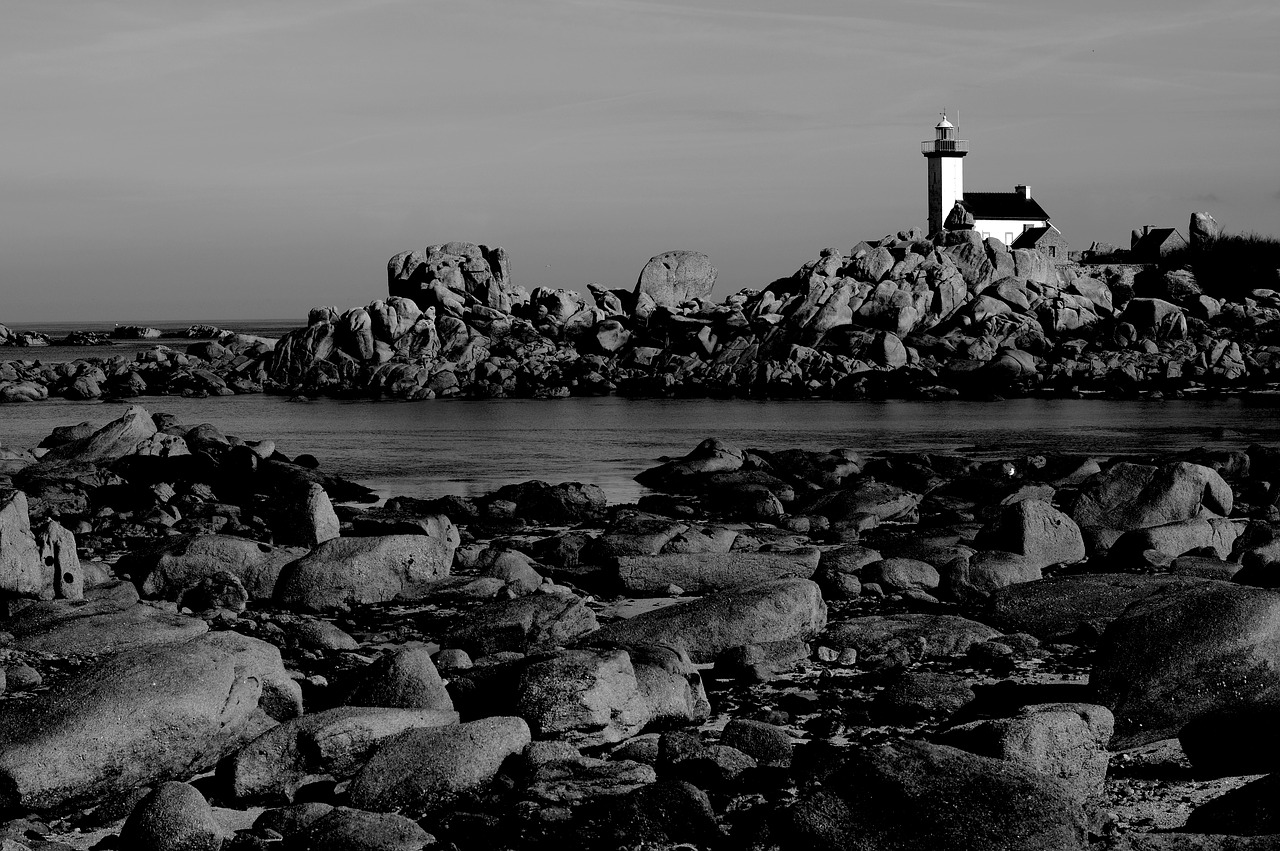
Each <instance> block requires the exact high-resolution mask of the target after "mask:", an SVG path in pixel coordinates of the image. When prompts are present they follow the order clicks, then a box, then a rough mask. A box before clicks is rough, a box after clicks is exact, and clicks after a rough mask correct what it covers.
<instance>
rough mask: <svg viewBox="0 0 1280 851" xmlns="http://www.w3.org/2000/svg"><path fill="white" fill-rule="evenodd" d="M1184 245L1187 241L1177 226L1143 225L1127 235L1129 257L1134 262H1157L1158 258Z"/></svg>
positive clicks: (1184, 246)
mask: <svg viewBox="0 0 1280 851" xmlns="http://www.w3.org/2000/svg"><path fill="white" fill-rule="evenodd" d="M1186 247H1187V241H1186V239H1184V238H1183V236H1182V234H1180V233H1178V229H1177V228H1158V227H1153V226H1151V225H1143V226H1142V227H1141V228H1138V229H1135V230H1134V231H1133V233H1132V234H1130V236H1129V259H1130V260H1131V261H1132V262H1134V263H1158V262H1160V258H1162V257H1164V256H1166V255H1168V254H1172V253H1173V252H1175V251H1181V250H1182V249H1184V248H1186Z"/></svg>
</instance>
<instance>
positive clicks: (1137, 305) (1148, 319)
mask: <svg viewBox="0 0 1280 851" xmlns="http://www.w3.org/2000/svg"><path fill="white" fill-rule="evenodd" d="M1120 321H1121V322H1127V323H1129V324H1130V325H1132V326H1133V327H1134V328H1136V329H1137V331H1138V333H1139V334H1141V335H1143V336H1147V337H1156V338H1159V339H1167V340H1181V339H1182V338H1183V337H1186V336H1187V317H1186V315H1185V314H1184V313H1183V312H1182V308H1180V307H1178V306H1177V305H1176V304H1170V303H1169V302H1167V301H1165V300H1164V299H1159V298H1131V299H1129V303H1128V304H1126V305H1125V308H1124V312H1123V313H1121V314H1120Z"/></svg>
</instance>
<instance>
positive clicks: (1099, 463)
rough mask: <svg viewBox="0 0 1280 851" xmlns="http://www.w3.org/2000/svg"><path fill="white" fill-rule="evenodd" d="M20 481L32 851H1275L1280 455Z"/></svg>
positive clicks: (816, 457) (21, 818)
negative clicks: (623, 477)
mask: <svg viewBox="0 0 1280 851" xmlns="http://www.w3.org/2000/svg"><path fill="white" fill-rule="evenodd" d="M0 476H3V481H0V484H3V485H5V486H6V487H5V489H3V490H0V599H2V600H3V610H2V612H0V614H2V615H3V617H0V630H3V632H0V665H2V667H0V669H2V670H3V672H4V677H3V679H2V680H0V682H3V683H4V689H5V694H4V699H3V700H2V701H0V730H3V734H2V735H0V818H2V819H4V821H0V843H3V847H4V848H7V849H12V850H13V851H21V849H24V848H26V849H31V851H35V849H43V848H47V849H54V848H69V847H73V846H72V845H70V844H67V843H66V842H63V840H62V837H64V836H65V837H70V835H71V832H72V831H75V832H77V834H76V835H77V836H79V837H83V836H85V835H86V834H89V835H94V836H97V837H99V840H100V842H101V843H102V844H99V845H98V846H97V847H118V848H129V849H139V851H152V850H153V849H166V851H168V850H169V849H214V851H217V849H227V850H228V851H229V849H241V848H243V849H262V848H282V849H326V848H344V849H352V848H355V849H411V850H412V851H418V849H426V848H456V849H463V851H465V849H470V848H477V849H478V848H486V849H487V848H511V849H537V848H548V849H550V848H564V847H580V848H600V849H606V848H624V847H625V848H639V847H655V848H657V847H688V848H707V849H710V848H727V847H734V848H752V849H759V851H773V849H779V851H784V850H785V849H793V848H794V849H811V848H815V847H816V848H865V849H883V848H902V849H933V848H984V849H985V848H1007V849H1046V851H1048V849H1054V851H1059V849H1088V848H1095V849H1098V851H1102V849H1133V851H1137V849H1186V848H1197V849H1245V848H1258V849H1261V848H1272V847H1276V846H1277V843H1280V825H1277V824H1275V823H1274V822H1276V815H1275V810H1274V802H1273V801H1272V797H1273V789H1274V788H1275V785H1276V780H1275V778H1276V777H1280V774H1273V773H1272V772H1276V771H1277V770H1280V749H1278V748H1276V747H1273V746H1271V745H1269V744H1268V743H1269V742H1270V741H1271V739H1270V736H1269V735H1268V734H1269V732H1270V730H1271V728H1272V727H1273V726H1274V725H1275V724H1276V723H1277V722H1280V673H1278V672H1277V668H1278V666H1277V665H1276V659H1277V654H1278V653H1280V626H1277V625H1278V624H1280V593H1277V592H1276V590H1275V588H1276V587H1280V579H1277V577H1278V576H1280V573H1277V571H1280V501H1278V500H1277V494H1278V493H1280V450H1277V449H1275V448H1270V447H1263V446H1256V445H1255V446H1250V447H1248V448H1243V449H1241V448H1235V449H1230V448H1215V449H1198V450H1192V451H1188V452H1184V453H1180V454H1178V455H1166V456H1161V457H1128V458H1103V459H1098V458H1087V457H1080V456H1068V455H1062V454H1054V453H1045V454H1040V455H1031V456H1023V457H1018V458H1008V459H998V460H994V459H990V458H979V457H971V456H968V455H963V454H955V453H905V452H889V453H882V454H878V455H875V456H865V455H863V454H861V453H859V452H858V451H856V450H853V449H837V450H834V451H831V452H816V451H807V450H796V449H789V450H769V449H748V448H744V447H740V446H735V445H730V444H726V443H724V442H721V441H717V440H714V439H711V440H707V441H704V442H703V443H701V444H700V445H698V446H697V447H695V448H694V449H693V450H692V451H691V452H689V453H688V454H687V455H685V456H683V457H681V458H676V459H672V460H669V461H666V462H665V463H663V464H661V465H660V466H657V467H654V468H652V469H649V470H646V471H645V472H643V473H642V474H640V476H638V477H637V478H638V479H639V480H640V481H641V482H642V483H643V484H644V485H645V486H646V487H647V488H648V489H649V493H648V495H646V496H644V497H643V498H642V499H641V500H640V501H639V502H638V503H636V504H633V505H609V504H607V502H606V499H605V497H604V494H603V492H602V491H601V490H600V489H599V488H597V487H595V486H593V485H589V484H580V483H572V482H570V483H562V484H555V485H553V484H548V483H545V482H541V481H528V482H522V483H518V484H512V485H508V486H505V487H502V488H500V489H498V490H496V491H494V492H492V493H489V494H487V495H484V496H481V497H476V498H461V497H442V498H436V499H430V500H427V499H421V498H417V497H413V496H397V497H393V498H391V499H388V500H386V502H385V503H382V504H376V505H375V504H374V501H373V500H372V498H371V496H370V494H369V492H368V491H367V490H365V489H363V488H362V487H360V486H359V485H357V484H354V483H351V482H347V481H344V480H342V479H338V478H336V477H332V476H326V475H324V474H323V473H322V472H320V470H319V469H318V465H317V463H316V462H315V460H314V459H312V458H310V457H309V456H305V455H300V456H295V457H293V458H290V457H288V456H286V455H284V454H283V453H281V452H280V451H279V449H278V448H277V447H276V446H275V445H274V443H273V442H272V441H269V440H263V441H257V442H253V441H245V440H241V439H238V438H236V437H233V436H228V435H225V434H223V433H222V432H221V431H220V430H219V429H217V428H216V427H214V426H212V425H210V424H197V425H188V424H180V423H178V422H176V421H175V420H174V419H173V418H172V417H169V416H166V415H163V414H156V415H154V416H152V415H149V414H148V413H147V412H146V411H144V410H142V409H140V408H131V409H130V410H128V411H127V412H126V413H125V414H124V415H123V416H121V417H120V418H118V419H117V420H115V421H113V422H110V423H108V424H106V425H103V426H101V427H95V426H92V425H90V424H80V425H75V426H69V427H65V428H60V429H57V430H55V432H54V433H53V434H51V435H50V436H49V438H48V439H47V440H46V441H44V442H43V443H42V445H41V446H40V447H37V448H35V449H33V450H30V451H27V452H8V453H7V454H6V456H5V457H4V458H3V459H0ZM1153 828H1159V829H1153ZM69 841H70V840H69V839H68V842H69ZM74 847H81V846H74Z"/></svg>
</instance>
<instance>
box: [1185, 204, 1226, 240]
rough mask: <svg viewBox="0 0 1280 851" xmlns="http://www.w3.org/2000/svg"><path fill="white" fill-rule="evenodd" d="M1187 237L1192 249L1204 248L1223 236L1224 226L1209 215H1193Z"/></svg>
mask: <svg viewBox="0 0 1280 851" xmlns="http://www.w3.org/2000/svg"><path fill="white" fill-rule="evenodd" d="M1187 236H1188V237H1189V240H1188V241H1189V242H1190V243H1191V247H1192V248H1204V247H1205V246H1207V245H1208V244H1209V243H1211V242H1213V241H1214V240H1215V239H1217V238H1218V237H1220V236H1222V225H1220V224H1218V220H1217V219H1215V218H1214V217H1213V216H1212V215H1210V214H1209V213H1199V212H1198V213H1192V214H1191V222H1190V224H1189V226H1188V227H1187Z"/></svg>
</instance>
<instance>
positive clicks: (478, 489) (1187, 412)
mask: <svg viewBox="0 0 1280 851" xmlns="http://www.w3.org/2000/svg"><path fill="white" fill-rule="evenodd" d="M130 324H148V323H130ZM150 324H151V326H152V327H156V328H160V329H161V330H162V331H164V330H175V331H177V330H182V329H185V328H187V327H189V326H191V325H194V324H210V325H216V326H218V327H220V328H226V329H228V330H236V331H241V332H243V333H250V334H259V335H261V336H270V337H278V336H280V335H281V334H282V333H284V332H285V331H288V330H291V329H293V328H296V327H298V326H299V325H300V324H301V322H300V321H297V320H294V321H280V320H270V321H268V320H257V321H243V320H241V321H235V322H230V321H228V322H217V321H204V320H194V321H191V322H185V323H173V322H168V323H150ZM9 327H11V328H18V329H28V328H29V329H31V330H39V331H43V332H45V333H48V334H50V336H51V337H55V336H59V337H60V336H65V335H66V334H67V333H69V331H70V330H77V329H81V328H88V329H89V330H98V329H99V328H100V327H101V326H94V325H91V324H90V323H79V324H75V325H70V324H64V325H61V326H53V325H44V326H41V325H39V324H38V323H32V324H30V325H22V324H10V325H9ZM55 328H56V329H57V330H60V331H61V334H60V335H57V334H55V333H54V331H51V330H49V329H55ZM62 329H67V330H62ZM105 330H108V331H109V330H110V327H109V326H108V327H107V328H106V329H105ZM189 342H190V341H189V340H171V339H165V340H160V341H159V343H160V344H162V345H171V346H174V347H181V346H185V345H187V344H188V343H189ZM155 344H156V341H147V342H145V343H136V344H135V343H133V342H131V343H129V344H128V346H129V347H135V346H136V348H133V350H134V351H138V350H142V349H145V348H150V347H151V346H153V345H155ZM103 348H107V349H117V348H119V347H115V346H113V347H103ZM59 349H69V350H71V352H70V357H64V355H65V354H66V353H65V352H60V351H57V350H59ZM113 353H114V352H113ZM87 356H96V355H90V354H89V351H87V350H86V349H85V348H83V347H59V346H50V347H48V348H38V349H20V348H13V349H0V360H23V359H28V360H30V359H39V360H43V361H45V362H54V361H55V360H56V359H59V358H61V359H65V360H72V359H74V358H77V357H87ZM129 404H139V405H141V406H143V407H144V408H145V409H146V410H147V411H148V412H150V413H158V412H163V413H169V414H173V415H174V416H176V417H177V418H178V419H179V421H180V422H183V423H185V424H189V425H197V424H200V423H206V422H207V423H211V424H213V425H215V426H217V427H218V428H219V429H221V430H222V431H223V432H224V433H225V434H229V435H235V436H237V437H241V438H243V439H245V440H263V439H271V440H274V441H275V442H276V446H277V448H278V449H279V450H280V451H281V452H283V453H284V454H286V455H289V456H291V457H292V456H294V455H298V454H302V453H309V454H311V455H314V456H315V457H316V458H318V459H319V460H320V462H321V467H322V469H325V470H327V471H329V472H333V473H336V474H338V475H341V476H344V477H346V478H349V479H353V480H355V481H359V482H361V483H363V484H365V485H367V486H369V487H371V488H373V489H374V490H375V491H376V492H377V493H378V494H379V495H380V496H382V497H384V498H385V497H389V496H397V495H403V496H414V497H419V498H424V499H427V498H433V497H437V496H444V495H447V494H453V495H459V496H479V495H481V494H484V493H488V492H490V491H492V490H495V489H497V488H498V487H501V486H502V485H504V484H509V483H512V482H520V481H526V480H529V479H539V480H542V481H546V482H550V483H556V482H584V483H590V484H596V485H599V486H600V487H601V488H602V489H603V490H604V491H605V494H606V496H607V497H608V498H609V501H610V502H611V503H630V502H635V501H636V500H637V499H638V498H639V497H640V496H642V495H643V494H644V493H646V491H645V489H644V488H643V487H641V486H640V485H639V484H637V483H636V482H635V476H636V474H637V473H639V472H641V471H642V470H645V469H647V468H649V467H652V466H654V465H656V464H658V463H660V462H661V461H663V460H665V459H667V458H671V457H678V456H680V455H683V454H685V453H686V452H688V451H689V450H691V449H692V448H693V447H695V446H696V445H697V444H698V443H699V442H700V441H702V440H703V439H705V438H708V437H716V438H720V439H721V440H726V441H730V442H732V443H736V444H739V445H741V446H744V447H748V448H750V447H757V448H760V449H766V450H778V449H789V448H801V449H809V450H817V451H824V452H825V451H829V450H832V449H837V448H849V449H854V450H856V451H859V452H862V453H866V454H874V453H877V452H884V451H919V452H923V451H928V452H965V453H970V454H974V455H977V456H978V457H985V458H1002V457H1015V456H1019V455H1025V454H1033V453H1046V452H1068V453H1082V454H1089V455H1095V456H1099V457H1103V456H1112V455H1141V454H1144V453H1156V452H1166V451H1178V450H1184V449H1190V448H1193V447H1199V446H1205V447H1211V448H1230V447H1241V448H1242V447H1245V446H1247V445H1249V444H1250V443H1267V444H1280V395H1272V394H1257V395H1252V396H1243V397H1228V398H1217V399H1203V398H1185V399H1168V400H1125V401H1117V400H1105V399H1093V398H1089V399H1010V400H1005V401H994V402H969V401H929V402H914V401H896V400H894V401H856V402H843V401H842V402H836V401H795V400H787V401H754V400H720V399H627V398H621V397H615V396H609V397H589V398H588V397H584V398H569V399H546V400H533V399H488V400H462V399H443V400H431V401H421V402H401V401H378V402H373V401H350V400H336V399H318V400H314V401H308V402H293V401H289V400H288V399H287V398H285V397H282V396H270V395H250V396H226V397H211V398H208V399H187V398H183V397H180V396H145V397H141V398H139V399H135V400H131V401H130V402H100V401H95V402H72V401H68V400H64V399H51V400H48V401H44V402H32V403H22V404H9V405H0V447H6V448H30V447H33V446H35V445H36V444H38V443H39V442H40V440H41V439H42V438H43V437H44V436H45V435H47V434H48V433H49V432H50V431H52V430H53V428H54V427H55V426H59V425H68V424H72V423H80V422H91V423H95V424H105V423H106V422H108V421H109V420H111V419H114V418H115V417H118V416H119V415H120V414H121V413H122V412H123V411H124V410H125V409H126V408H127V407H128V405H129Z"/></svg>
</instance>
